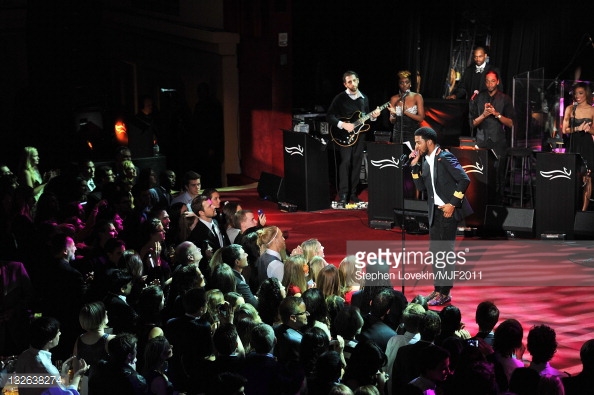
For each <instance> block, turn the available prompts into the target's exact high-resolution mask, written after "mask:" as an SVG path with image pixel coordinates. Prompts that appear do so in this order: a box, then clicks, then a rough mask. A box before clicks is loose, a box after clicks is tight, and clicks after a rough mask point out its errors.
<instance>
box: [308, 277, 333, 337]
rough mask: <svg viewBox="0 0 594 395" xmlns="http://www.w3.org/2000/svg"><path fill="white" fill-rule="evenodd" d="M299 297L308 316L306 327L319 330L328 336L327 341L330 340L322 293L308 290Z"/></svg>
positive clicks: (318, 290) (326, 310) (326, 312)
mask: <svg viewBox="0 0 594 395" xmlns="http://www.w3.org/2000/svg"><path fill="white" fill-rule="evenodd" d="M301 297H302V298H303V302H304V303H305V308H306V309H307V314H308V316H309V318H308V319H307V325H306V327H307V328H314V327H315V328H320V329H322V330H323V331H324V333H325V334H326V336H328V339H331V338H332V336H331V334H330V322H331V320H330V317H329V316H328V305H327V303H326V299H325V298H324V294H322V291H321V290H320V289H318V288H310V289H308V290H306V291H305V292H304V293H303V295H302V296H301Z"/></svg>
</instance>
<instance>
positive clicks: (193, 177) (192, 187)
mask: <svg viewBox="0 0 594 395" xmlns="http://www.w3.org/2000/svg"><path fill="white" fill-rule="evenodd" d="M182 182H183V191H181V192H180V194H179V195H177V196H176V197H174V198H173V199H172V200H171V205H172V206H173V205H174V204H175V203H178V202H181V203H183V204H185V205H186V207H187V208H188V210H190V211H192V200H194V199H195V198H196V197H198V195H200V174H198V173H196V172H195V171H191V170H190V171H187V172H185V173H184V177H183V181H182Z"/></svg>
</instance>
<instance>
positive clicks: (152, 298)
mask: <svg viewBox="0 0 594 395" xmlns="http://www.w3.org/2000/svg"><path fill="white" fill-rule="evenodd" d="M164 305H165V296H164V294H163V290H162V289H161V287H160V286H159V285H149V286H148V287H146V288H144V289H143V290H142V291H141V292H140V298H139V300H138V305H137V308H136V311H137V313H138V318H137V320H136V328H135V331H134V334H135V335H136V338H137V339H138V342H137V349H138V352H139V353H140V355H144V348H145V346H146V344H147V342H148V341H149V340H150V339H154V338H155V337H158V336H163V328H162V327H163V325H162V321H161V317H162V310H163V307H164ZM143 363H144V359H143V358H140V360H139V361H138V363H137V364H136V368H137V369H138V370H139V371H141V372H144V365H143Z"/></svg>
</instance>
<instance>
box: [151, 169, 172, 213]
mask: <svg viewBox="0 0 594 395" xmlns="http://www.w3.org/2000/svg"><path fill="white" fill-rule="evenodd" d="M175 181H176V176H175V172H174V171H173V170H164V171H162V172H161V173H160V174H159V185H157V186H154V187H153V188H151V195H152V196H153V203H154V206H155V207H157V208H161V209H165V210H168V209H169V207H170V206H171V201H172V200H173V197H172V196H173V194H174V192H173V188H175Z"/></svg>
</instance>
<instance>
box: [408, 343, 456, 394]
mask: <svg viewBox="0 0 594 395" xmlns="http://www.w3.org/2000/svg"><path fill="white" fill-rule="evenodd" d="M419 366H420V374H419V376H418V377H416V378H414V379H413V380H412V381H411V382H409V383H408V384H407V386H408V387H410V386H413V387H416V388H419V389H420V390H421V391H423V393H425V391H428V390H432V391H434V392H435V393H439V389H438V388H439V387H440V386H442V385H443V384H444V382H445V380H446V379H447V378H448V375H449V374H450V353H449V352H448V350H446V349H444V348H442V347H439V346H436V345H434V344H432V345H430V346H428V347H425V348H424V349H422V350H421V351H420V352H419ZM405 391H406V390H405Z"/></svg>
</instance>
